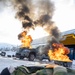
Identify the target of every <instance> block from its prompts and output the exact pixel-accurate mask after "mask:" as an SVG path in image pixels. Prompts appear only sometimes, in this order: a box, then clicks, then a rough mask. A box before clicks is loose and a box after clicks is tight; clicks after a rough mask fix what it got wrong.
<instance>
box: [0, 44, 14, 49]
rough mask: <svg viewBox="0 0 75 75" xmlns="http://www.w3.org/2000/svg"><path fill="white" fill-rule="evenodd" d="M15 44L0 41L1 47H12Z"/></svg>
mask: <svg viewBox="0 0 75 75" xmlns="http://www.w3.org/2000/svg"><path fill="white" fill-rule="evenodd" d="M14 46H15V45H12V44H8V43H0V48H12V47H14Z"/></svg>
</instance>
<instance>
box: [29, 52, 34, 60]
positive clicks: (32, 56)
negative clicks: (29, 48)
mask: <svg viewBox="0 0 75 75" xmlns="http://www.w3.org/2000/svg"><path fill="white" fill-rule="evenodd" d="M34 59H35V54H33V53H31V54H30V55H29V61H34Z"/></svg>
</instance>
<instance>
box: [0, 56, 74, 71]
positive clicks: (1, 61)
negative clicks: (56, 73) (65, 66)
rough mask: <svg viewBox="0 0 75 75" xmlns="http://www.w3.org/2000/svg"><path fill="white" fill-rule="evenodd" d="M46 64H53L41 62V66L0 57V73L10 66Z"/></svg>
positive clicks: (35, 64)
mask: <svg viewBox="0 0 75 75" xmlns="http://www.w3.org/2000/svg"><path fill="white" fill-rule="evenodd" d="M47 63H53V62H43V63H42V64H41V62H35V61H34V62H30V61H27V60H19V59H17V60H15V59H13V58H9V57H1V56H0V72H1V71H2V70H3V69H4V68H6V67H8V68H9V67H10V66H13V67H17V66H20V65H25V66H44V65H46V64H47ZM72 69H75V60H73V63H72Z"/></svg>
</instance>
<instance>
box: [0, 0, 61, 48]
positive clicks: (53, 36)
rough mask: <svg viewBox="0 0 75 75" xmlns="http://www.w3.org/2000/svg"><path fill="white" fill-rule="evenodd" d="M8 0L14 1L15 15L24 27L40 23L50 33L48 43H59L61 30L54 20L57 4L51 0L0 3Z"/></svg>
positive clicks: (1, 0) (21, 0)
mask: <svg viewBox="0 0 75 75" xmlns="http://www.w3.org/2000/svg"><path fill="white" fill-rule="evenodd" d="M7 1H9V2H11V3H12V5H13V7H14V9H15V11H16V15H15V17H16V18H18V19H19V20H20V21H21V22H22V27H23V28H24V29H29V28H33V29H35V27H36V26H38V25H40V26H41V27H42V28H43V29H44V30H46V31H47V32H48V33H49V34H50V37H49V38H48V41H49V42H48V45H51V44H52V43H55V42H57V43H58V41H59V38H60V34H59V33H60V32H59V30H58V27H57V26H56V25H55V24H54V22H53V21H52V16H53V14H54V10H55V6H54V4H53V3H52V2H51V0H6V1H5V0H0V3H6V2H7ZM0 6H1V5H0ZM48 45H47V46H48ZM48 48H49V47H48Z"/></svg>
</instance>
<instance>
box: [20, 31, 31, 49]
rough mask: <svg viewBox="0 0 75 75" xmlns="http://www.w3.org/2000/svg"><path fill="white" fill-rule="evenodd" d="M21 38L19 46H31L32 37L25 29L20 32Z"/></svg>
mask: <svg viewBox="0 0 75 75" xmlns="http://www.w3.org/2000/svg"><path fill="white" fill-rule="evenodd" d="M20 36H21V38H20V40H21V42H22V46H21V47H26V48H31V45H30V44H31V42H32V37H31V36H30V35H27V32H26V31H23V32H22V33H21V34H20Z"/></svg>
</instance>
